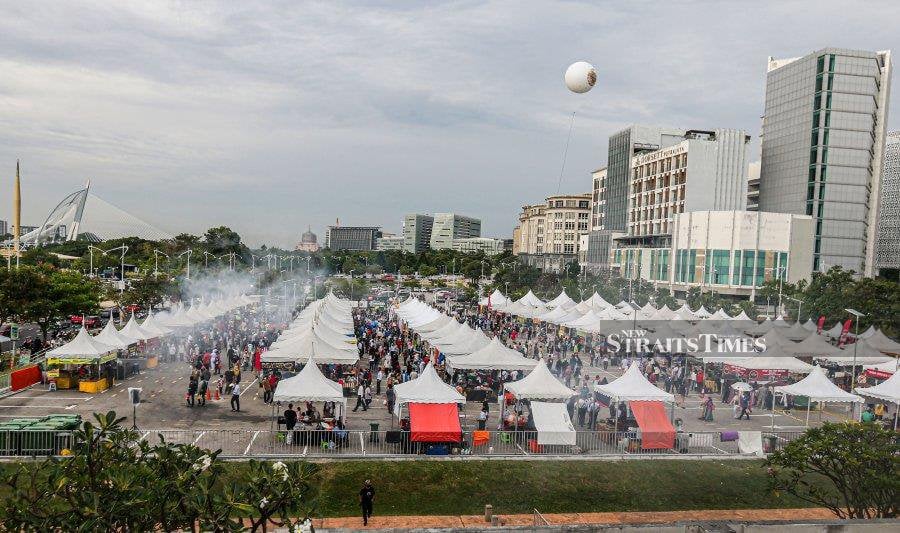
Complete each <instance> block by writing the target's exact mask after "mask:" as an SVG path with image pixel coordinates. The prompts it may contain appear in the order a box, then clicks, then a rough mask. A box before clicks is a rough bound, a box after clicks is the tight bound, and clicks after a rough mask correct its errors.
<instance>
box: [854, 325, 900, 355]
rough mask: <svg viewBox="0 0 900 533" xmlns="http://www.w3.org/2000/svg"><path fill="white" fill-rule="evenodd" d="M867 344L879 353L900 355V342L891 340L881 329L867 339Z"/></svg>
mask: <svg viewBox="0 0 900 533" xmlns="http://www.w3.org/2000/svg"><path fill="white" fill-rule="evenodd" d="M860 336H861V335H860ZM866 342H868V343H869V345H870V346H872V347H873V348H875V349H876V350H878V351H879V352H883V353H889V354H894V355H900V342H895V341H893V340H891V339H890V338H889V337H888V336H887V335H885V334H884V333H883V332H882V331H881V330H880V329H876V330H875V331H874V332H873V333H872V334H871V335H869V336H868V337H866Z"/></svg>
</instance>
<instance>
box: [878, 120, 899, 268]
mask: <svg viewBox="0 0 900 533" xmlns="http://www.w3.org/2000/svg"><path fill="white" fill-rule="evenodd" d="M875 268H876V269H877V270H879V271H882V270H884V269H900V131H895V132H893V133H889V134H888V135H887V142H885V144H884V167H883V169H882V173H881V201H880V205H879V206H878V232H877V237H876V241H875Z"/></svg>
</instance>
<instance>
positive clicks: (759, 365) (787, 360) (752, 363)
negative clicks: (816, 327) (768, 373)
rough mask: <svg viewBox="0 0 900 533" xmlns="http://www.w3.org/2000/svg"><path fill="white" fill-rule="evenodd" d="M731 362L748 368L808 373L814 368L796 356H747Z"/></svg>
mask: <svg viewBox="0 0 900 533" xmlns="http://www.w3.org/2000/svg"><path fill="white" fill-rule="evenodd" d="M729 364H731V365H734V366H737V367H740V368H746V369H747V370H787V371H788V372H794V373H797V374H806V373H807V372H810V371H812V369H813V366H812V365H811V364H809V363H804V362H803V361H801V360H799V359H797V358H796V357H765V356H759V357H746V358H744V359H739V360H736V361H734V362H730V363H729Z"/></svg>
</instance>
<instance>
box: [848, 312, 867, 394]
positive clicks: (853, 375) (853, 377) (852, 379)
mask: <svg viewBox="0 0 900 533" xmlns="http://www.w3.org/2000/svg"><path fill="white" fill-rule="evenodd" d="M844 311H847V312H848V313H850V314H851V315H853V316H855V317H856V329H855V330H854V333H853V334H854V335H855V336H856V342H854V343H853V368H852V369H851V370H850V392H853V389H854V388H856V351H857V345H858V344H859V317H861V316H866V314H865V313H860V312H859V311H857V310H856V309H851V308H849V307H848V308H847V309H844Z"/></svg>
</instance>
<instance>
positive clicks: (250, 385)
mask: <svg viewBox="0 0 900 533" xmlns="http://www.w3.org/2000/svg"><path fill="white" fill-rule="evenodd" d="M257 379H258V378H254V379H253V381H251V382H250V384H249V385H247V387H246V388H244V390H242V391H241V396H243V395H244V393H245V392H247V391H248V390H250V387H252V386H253V384H254V383H256V381H257Z"/></svg>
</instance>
